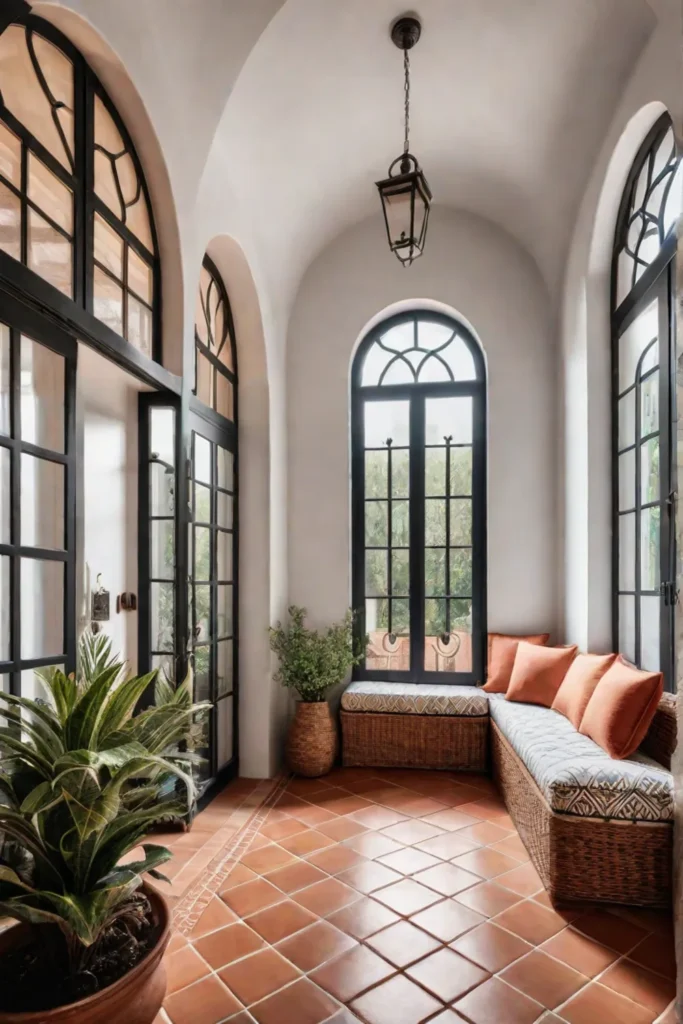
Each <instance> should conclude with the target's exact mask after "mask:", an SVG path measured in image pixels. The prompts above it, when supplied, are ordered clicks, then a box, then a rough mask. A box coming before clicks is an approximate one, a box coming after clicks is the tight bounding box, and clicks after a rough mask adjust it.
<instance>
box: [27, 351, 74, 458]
mask: <svg viewBox="0 0 683 1024" xmlns="http://www.w3.org/2000/svg"><path fill="white" fill-rule="evenodd" d="M21 439H22V441H28V442H29V443H30V444H35V445H39V446H40V447H41V448H47V449H49V450H50V451H53V452H63V451H64V357H63V356H59V355H57V354H56V353H55V352H53V351H52V350H51V349H49V348H45V346H44V345H39V344H38V342H36V341H31V339H30V338H27V337H26V336H24V337H22V339H21Z"/></svg>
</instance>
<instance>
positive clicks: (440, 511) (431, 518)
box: [425, 498, 446, 545]
mask: <svg viewBox="0 0 683 1024" xmlns="http://www.w3.org/2000/svg"><path fill="white" fill-rule="evenodd" d="M445 543H446V502H445V501H443V500H442V499H441V498H427V500H426V501H425V544H435V545H439V544H445Z"/></svg>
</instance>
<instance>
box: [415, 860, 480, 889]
mask: <svg viewBox="0 0 683 1024" xmlns="http://www.w3.org/2000/svg"><path fill="white" fill-rule="evenodd" d="M413 878H414V880H415V881H416V882H420V883H421V884H422V885H426V886H428V887H429V888H430V889H434V890H435V892H440V893H441V895H442V896H455V894H456V893H457V892H462V891H463V889H469V888H470V886H472V885H477V884H478V883H479V882H480V878H479V876H478V875H473V874H472V873H471V872H469V871H463V869H462V868H459V867H456V865H455V864H444V863H441V864H437V865H436V867H433V868H427V870H426V871H419V872H418V873H417V874H416V875H414V876H413Z"/></svg>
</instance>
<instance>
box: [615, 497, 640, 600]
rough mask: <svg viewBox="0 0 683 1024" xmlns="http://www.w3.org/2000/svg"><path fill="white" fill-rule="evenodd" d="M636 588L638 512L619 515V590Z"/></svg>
mask: <svg viewBox="0 0 683 1024" xmlns="http://www.w3.org/2000/svg"><path fill="white" fill-rule="evenodd" d="M635 589H636V514H635V512H629V513H628V514H627V515H624V516H619V590H635Z"/></svg>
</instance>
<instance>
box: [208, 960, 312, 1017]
mask: <svg viewBox="0 0 683 1024" xmlns="http://www.w3.org/2000/svg"><path fill="white" fill-rule="evenodd" d="M219 977H220V979H221V981H223V982H224V983H225V984H226V985H227V986H228V988H229V989H230V991H231V992H232V993H233V994H234V995H236V996H237V998H238V999H239V1000H241V1002H242V1003H244V1005H245V1006H251V1004H252V1003H256V1002H258V1001H259V1000H261V999H265V998H266V996H269V995H270V994H271V993H272V992H276V991H277V990H278V989H280V988H283V987H284V986H285V985H288V984H289V983H290V982H292V981H294V980H295V979H296V978H298V977H300V974H299V971H298V969H297V968H296V967H294V965H293V964H291V963H290V962H289V960H285V958H284V957H283V956H280V954H279V953H276V951H275V950H274V949H262V950H260V951H259V952H258V953H253V954H252V955H251V956H248V957H247V958H246V959H245V960H240V961H238V962H237V963H234V964H230V965H229V966H228V967H224V968H223V970H222V971H219Z"/></svg>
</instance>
